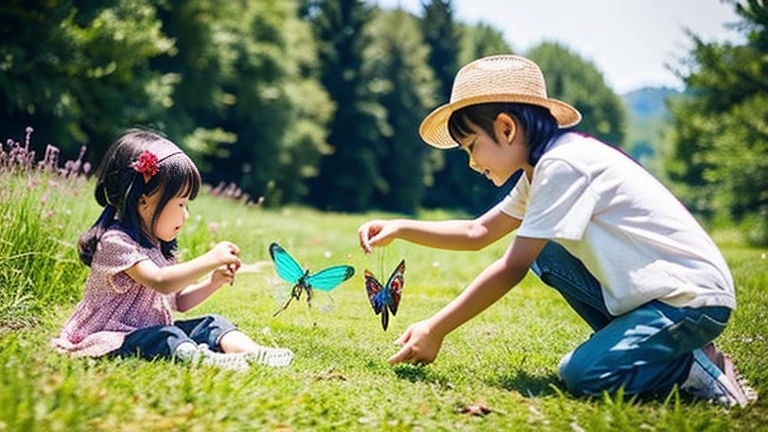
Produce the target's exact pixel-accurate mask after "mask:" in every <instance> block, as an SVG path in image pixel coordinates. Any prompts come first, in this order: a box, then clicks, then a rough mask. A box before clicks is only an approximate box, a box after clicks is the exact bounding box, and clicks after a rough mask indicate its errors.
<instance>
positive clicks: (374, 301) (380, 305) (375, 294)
mask: <svg viewBox="0 0 768 432" xmlns="http://www.w3.org/2000/svg"><path fill="white" fill-rule="evenodd" d="M365 291H366V292H367V293H368V301H370V302H371V307H373V311H374V312H376V314H377V315H378V314H380V313H381V310H382V309H384V302H385V300H386V295H387V293H386V292H385V291H384V287H383V286H381V282H379V281H378V280H376V277H375V276H374V275H373V273H371V272H370V271H368V270H366V271H365Z"/></svg>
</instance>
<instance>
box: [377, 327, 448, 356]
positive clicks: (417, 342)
mask: <svg viewBox="0 0 768 432" xmlns="http://www.w3.org/2000/svg"><path fill="white" fill-rule="evenodd" d="M443 337H444V335H441V334H437V333H435V332H433V331H432V328H431V326H430V325H429V324H428V323H427V321H419V322H417V323H415V324H411V326H410V327H408V329H407V330H406V331H405V333H403V335H402V336H400V337H399V338H398V339H397V340H396V341H395V343H396V344H399V345H402V346H403V347H402V348H400V351H398V352H397V353H396V354H395V355H393V356H392V357H390V358H389V360H388V361H389V364H397V363H432V362H433V361H435V358H437V354H438V352H440V346H442V344H443Z"/></svg>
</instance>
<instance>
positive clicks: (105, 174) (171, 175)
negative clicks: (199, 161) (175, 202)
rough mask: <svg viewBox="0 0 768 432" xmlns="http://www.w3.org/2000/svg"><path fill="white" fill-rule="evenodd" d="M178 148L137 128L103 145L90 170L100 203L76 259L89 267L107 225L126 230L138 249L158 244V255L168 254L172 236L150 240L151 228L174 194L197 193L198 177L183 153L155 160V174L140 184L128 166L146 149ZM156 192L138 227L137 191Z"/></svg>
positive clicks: (172, 248)
mask: <svg viewBox="0 0 768 432" xmlns="http://www.w3.org/2000/svg"><path fill="white" fill-rule="evenodd" d="M157 148H161V149H162V148H164V149H178V148H177V147H176V146H175V144H173V143H172V142H171V141H169V140H168V139H166V138H164V137H162V136H161V135H159V134H157V133H155V132H152V131H148V130H143V129H129V130H127V131H126V132H125V133H123V134H122V135H121V136H120V137H119V138H118V139H117V140H115V142H114V143H112V145H110V147H109V149H107V152H106V154H105V155H104V159H102V161H101V164H100V165H99V168H98V169H97V170H96V177H97V181H96V190H95V192H94V195H95V198H96V202H97V203H99V205H100V206H102V207H104V210H103V211H102V212H101V214H100V215H99V217H98V219H96V222H95V223H94V224H93V226H91V228H90V229H88V230H87V231H86V232H84V233H83V234H82V235H81V236H80V238H79V239H78V250H79V253H80V260H81V261H82V262H83V263H85V265H87V266H90V265H91V262H92V260H93V254H94V252H95V251H96V246H97V245H98V242H99V240H100V239H101V236H102V235H103V234H104V232H106V231H107V229H110V228H116V229H119V230H121V231H123V232H125V233H126V234H128V235H129V236H130V237H131V238H132V239H133V240H134V241H136V242H137V243H139V244H141V245H142V246H144V247H148V248H149V247H153V246H154V242H159V244H160V248H161V250H162V253H163V256H165V257H166V258H168V259H171V258H173V257H174V253H175V251H176V239H174V240H172V241H170V242H166V241H163V240H160V239H158V238H156V237H155V236H154V234H153V232H152V231H153V227H154V226H155V223H156V222H157V219H158V218H159V217H160V213H161V212H162V211H163V208H165V205H166V204H168V202H169V201H170V200H171V199H172V198H174V197H182V198H186V197H188V198H189V199H190V200H193V199H195V197H197V193H198V192H199V191H200V186H201V183H202V181H201V178H200V172H199V171H198V170H197V167H196V166H195V164H194V162H192V160H191V159H190V158H189V157H188V156H187V155H186V154H184V153H182V152H181V151H178V153H175V154H172V155H170V156H168V157H165V158H162V155H161V158H162V159H160V161H159V163H158V164H157V166H158V170H157V173H156V174H154V175H152V176H151V177H150V179H149V181H147V182H146V183H145V182H144V176H143V174H141V173H139V172H137V171H136V170H135V169H134V168H133V164H134V163H135V162H136V160H137V159H138V158H139V155H140V154H141V153H142V152H144V151H146V150H149V149H157ZM156 193H160V194H161V195H160V199H159V200H158V203H157V207H155V209H154V213H153V214H152V218H151V222H150V226H149V227H148V228H149V231H150V232H149V233H147V232H145V231H144V230H143V229H142V227H141V217H140V216H139V212H138V203H139V198H140V197H141V195H142V194H144V195H146V196H151V195H154V194H156Z"/></svg>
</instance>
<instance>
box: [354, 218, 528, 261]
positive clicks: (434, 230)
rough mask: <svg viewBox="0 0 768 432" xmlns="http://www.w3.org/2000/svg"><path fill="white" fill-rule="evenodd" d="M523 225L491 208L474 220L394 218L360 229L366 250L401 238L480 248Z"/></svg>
mask: <svg viewBox="0 0 768 432" xmlns="http://www.w3.org/2000/svg"><path fill="white" fill-rule="evenodd" d="M519 226H520V220H519V219H516V218H513V217H511V216H509V215H507V214H505V213H503V212H502V211H501V210H499V209H497V208H495V207H494V208H492V209H490V210H489V211H487V212H486V213H485V214H483V215H482V216H480V217H478V218H477V219H474V220H446V221H420V220H412V219H394V220H387V221H370V222H366V223H365V224H363V225H362V226H361V227H360V229H359V230H358V236H359V238H360V246H362V248H363V250H365V251H366V252H370V251H371V248H372V247H375V246H386V245H388V244H389V243H390V242H391V241H392V240H394V239H396V238H399V239H403V240H406V241H409V242H411V243H416V244H420V245H423V246H429V247H433V248H438V249H451V250H480V249H482V248H484V247H486V246H488V245H489V244H491V243H493V242H495V241H496V240H498V239H500V238H501V237H503V236H505V235H506V234H508V233H510V232H512V231H513V230H515V229H517V227H519Z"/></svg>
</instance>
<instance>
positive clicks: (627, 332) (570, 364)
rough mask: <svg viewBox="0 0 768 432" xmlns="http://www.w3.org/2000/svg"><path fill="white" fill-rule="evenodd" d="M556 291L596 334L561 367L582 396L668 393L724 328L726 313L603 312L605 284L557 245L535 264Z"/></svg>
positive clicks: (655, 306)
mask: <svg viewBox="0 0 768 432" xmlns="http://www.w3.org/2000/svg"><path fill="white" fill-rule="evenodd" d="M531 270H533V272H534V273H536V275H538V276H539V278H540V279H541V280H542V281H543V282H544V283H546V284H547V285H549V286H551V287H553V288H555V289H556V290H558V291H559V292H560V293H561V294H562V296H563V297H564V298H565V300H566V301H567V302H568V304H570V305H571V307H572V308H573V309H574V310H575V311H576V313H578V314H579V316H581V318H582V319H584V321H586V322H587V324H589V325H590V326H591V327H592V329H593V330H594V331H595V333H594V334H593V335H592V336H591V337H590V338H589V339H588V340H587V341H586V342H584V343H582V344H581V345H579V346H578V347H577V348H576V349H575V350H573V351H572V352H570V353H569V354H567V355H566V356H565V357H564V358H563V360H562V361H561V362H560V366H559V372H560V376H561V377H562V378H563V380H564V381H565V384H566V387H567V388H568V390H570V391H571V392H573V393H576V394H587V395H599V394H601V393H602V392H603V391H608V392H609V393H615V392H616V391H617V390H618V389H619V388H620V387H623V388H624V393H625V394H627V395H632V394H638V393H644V392H651V391H668V390H670V389H671V388H672V387H673V386H674V385H676V384H681V383H682V382H683V381H685V379H686V378H687V377H688V372H689V370H690V368H691V364H692V362H693V351H694V350H696V349H699V348H701V347H702V346H704V345H706V344H707V343H708V342H710V341H712V340H714V339H715V338H716V337H717V336H718V335H720V333H722V331H723V330H724V329H725V324H726V323H727V322H728V318H729V317H730V314H731V311H730V309H728V308H725V307H702V308H695V309H694V308H688V307H682V308H680V307H675V306H670V305H667V304H665V303H663V302H661V301H658V300H654V301H651V302H649V303H646V304H644V305H642V306H640V307H638V308H637V309H634V310H632V311H630V312H627V313H625V314H623V315H621V316H613V315H611V314H610V313H609V312H608V309H606V307H605V301H604V299H603V293H602V289H601V287H600V282H598V281H597V279H595V278H594V276H592V274H591V273H589V271H588V270H587V269H586V267H584V265H583V264H582V263H581V261H579V260H578V259H577V258H575V257H574V256H573V255H571V254H570V253H569V252H568V251H566V250H565V249H564V248H563V247H562V246H560V245H558V244H557V243H555V242H551V241H550V242H549V243H548V244H547V245H546V246H545V247H544V250H542V252H541V254H539V256H538V258H536V261H535V262H534V264H533V265H532V266H531Z"/></svg>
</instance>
